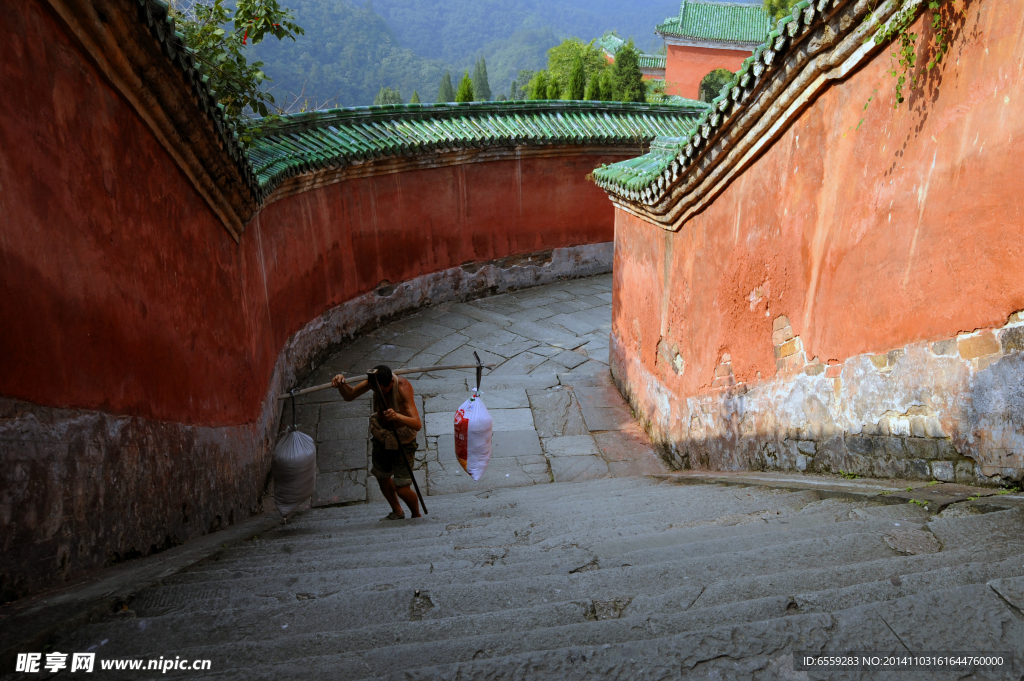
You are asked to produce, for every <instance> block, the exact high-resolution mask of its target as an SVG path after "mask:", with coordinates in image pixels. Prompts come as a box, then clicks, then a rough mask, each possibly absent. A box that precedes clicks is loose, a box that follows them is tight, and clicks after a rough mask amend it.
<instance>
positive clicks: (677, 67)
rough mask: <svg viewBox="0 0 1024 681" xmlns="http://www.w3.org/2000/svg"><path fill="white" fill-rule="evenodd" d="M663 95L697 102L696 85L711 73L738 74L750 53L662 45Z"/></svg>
mask: <svg viewBox="0 0 1024 681" xmlns="http://www.w3.org/2000/svg"><path fill="white" fill-rule="evenodd" d="M666 47H667V48H668V55H667V58H666V61H665V94H667V95H679V96H680V97H688V98H689V99H700V82H701V81H702V80H704V76H706V75H708V74H709V73H711V72H712V71H714V70H715V69H729V70H730V71H737V70H739V68H740V66H741V65H742V64H743V60H744V59H746V58H747V57H749V56H750V54H751V50H725V49H721V48H716V47H690V46H687V45H666Z"/></svg>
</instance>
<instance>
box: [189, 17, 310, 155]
mask: <svg viewBox="0 0 1024 681" xmlns="http://www.w3.org/2000/svg"><path fill="white" fill-rule="evenodd" d="M171 12H172V15H173V16H174V19H175V24H176V25H177V27H178V29H179V30H180V31H181V32H182V33H183V34H184V36H185V45H186V46H188V47H190V48H192V49H193V50H194V51H195V54H196V57H197V59H198V60H199V62H200V63H201V64H202V65H203V73H205V74H206V76H207V78H209V84H210V89H211V90H212V91H213V93H214V95H215V96H216V97H217V101H218V102H220V103H221V104H222V105H223V106H224V113H225V115H226V116H227V117H228V119H229V120H231V121H232V122H235V123H241V124H243V127H245V124H246V123H247V122H248V118H249V117H250V116H252V115H259V116H267V115H269V114H270V113H271V111H272V109H271V107H273V105H274V104H275V101H276V100H275V99H274V96H273V94H271V93H270V92H268V91H267V90H266V89H264V87H263V83H264V82H265V81H269V80H270V78H269V77H268V76H267V75H266V74H265V73H264V72H263V62H261V61H252V62H250V61H249V60H248V56H247V54H246V47H247V46H248V45H250V44H251V45H256V44H258V43H261V42H263V40H264V38H266V37H268V36H272V37H274V38H277V39H278V40H279V41H280V40H284V39H285V38H291V39H292V40H293V41H294V40H295V36H296V35H302V34H303V33H305V31H304V30H303V29H302V27H301V26H299V25H298V24H297V23H295V21H293V20H294V18H295V17H294V15H293V13H292V11H291V10H290V9H287V8H282V7H281V6H280V4H279V3H278V1H277V0H238V3H237V5H236V6H235V8H234V10H231V9H230V8H228V7H227V6H226V5H225V4H224V0H213V1H212V2H210V3H209V4H206V3H201V2H195V3H192V4H191V5H185V4H179V5H177V6H172V7H171ZM229 24H230V26H231V27H230V29H228V28H225V27H226V26H228V25H229ZM268 104H269V105H270V107H268ZM249 140H250V136H249V135H248V134H247V133H243V134H242V141H243V142H246V143H247V142H248V141H249Z"/></svg>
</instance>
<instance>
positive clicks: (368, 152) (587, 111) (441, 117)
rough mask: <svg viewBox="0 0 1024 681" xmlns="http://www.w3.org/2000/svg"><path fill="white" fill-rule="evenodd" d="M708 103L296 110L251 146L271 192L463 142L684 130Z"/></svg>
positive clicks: (609, 140) (606, 140) (597, 140)
mask: <svg viewBox="0 0 1024 681" xmlns="http://www.w3.org/2000/svg"><path fill="white" fill-rule="evenodd" d="M706 107H707V105H705V104H702V103H700V102H693V101H690V100H683V101H682V102H680V103H678V104H634V103H619V102H577V101H571V102H570V101H516V102H467V103H460V104H456V103H447V104H400V105H389V106H370V107H358V108H352V109H334V110H331V111H324V112H313V113H305V114H295V115H292V116H288V117H286V118H285V119H284V120H283V121H281V122H279V123H273V124H267V125H266V126H265V128H264V131H263V132H262V133H261V135H260V136H259V137H258V138H257V139H256V140H254V142H253V144H252V145H251V146H250V147H249V157H250V159H251V161H252V164H253V166H254V170H255V173H256V175H257V177H258V178H259V182H260V187H261V189H262V191H263V192H264V195H266V194H268V193H269V192H271V191H273V189H274V188H276V187H277V186H278V185H279V184H280V183H281V182H282V181H284V180H285V179H287V178H289V177H293V176H295V175H299V174H302V173H306V172H312V171H316V170H321V169H325V168H337V167H342V166H346V165H350V164H353V163H359V162H364V161H369V160H373V159H379V158H388V157H399V156H407V155H409V154H414V153H429V152H433V151H446V150H450V149H460V148H463V149H464V148H483V147H508V146H518V145H547V144H586V145H595V144H610V145H611V144H622V143H636V142H637V141H640V140H643V141H646V140H650V139H653V138H655V137H658V136H665V135H668V136H671V135H682V134H683V133H684V132H685V131H686V130H689V129H690V128H692V127H693V124H694V121H696V119H697V117H698V115H699V114H700V113H701V112H702V111H704V110H705V108H706Z"/></svg>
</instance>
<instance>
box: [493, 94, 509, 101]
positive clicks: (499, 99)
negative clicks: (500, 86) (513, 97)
mask: <svg viewBox="0 0 1024 681" xmlns="http://www.w3.org/2000/svg"><path fill="white" fill-rule="evenodd" d="M506 99H507V98H506V97H505V93H504V92H499V93H498V96H497V97H495V98H494V101H496V102H504V101H506Z"/></svg>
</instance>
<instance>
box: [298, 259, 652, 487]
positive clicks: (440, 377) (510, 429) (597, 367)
mask: <svg viewBox="0 0 1024 681" xmlns="http://www.w3.org/2000/svg"><path fill="white" fill-rule="evenodd" d="M611 299H612V294H611V275H601V276H598V277H590V278H587V279H577V280H572V281H566V282H560V283H557V284H550V285H547V286H538V287H535V288H531V289H526V290H523V291H518V292H515V293H509V294H504V295H500V296H493V297H490V298H484V299H481V300H476V301H473V302H470V303H453V304H448V305H441V306H438V307H432V308H429V309H427V310H424V311H422V312H419V313H416V314H414V315H411V316H409V317H406V318H403V319H400V320H398V321H395V322H392V323H391V324H388V325H386V326H384V327H382V328H380V329H378V330H377V331H375V332H373V333H371V334H368V335H366V336H363V337H361V338H359V339H357V340H356V341H354V342H353V343H351V344H350V345H348V346H347V347H346V348H344V349H343V350H341V351H340V352H338V353H337V354H335V355H333V356H332V357H331V358H330V359H328V360H327V361H326V362H324V364H323V365H321V366H320V367H319V368H318V369H317V370H316V371H314V372H313V373H312V374H311V375H310V376H309V377H308V378H307V380H306V381H305V382H304V383H303V386H302V387H306V386H310V385H316V384H319V383H326V382H328V381H330V379H331V377H332V376H334V375H335V374H337V373H344V374H346V375H354V374H360V373H363V372H365V371H366V370H367V369H370V368H372V367H373V366H376V365H378V364H387V365H389V366H391V367H392V368H394V369H398V368H402V367H407V366H427V365H432V364H440V365H446V364H465V363H471V362H473V361H474V360H473V352H474V351H476V352H478V353H479V354H480V358H481V360H483V361H484V362H485V363H494V364H497V365H498V366H497V367H496V368H495V369H494V370H493V371H491V372H490V373H489V374H487V375H486V376H485V377H484V379H483V385H482V391H483V392H482V395H483V400H484V404H486V405H487V409H488V411H490V413H491V416H492V418H493V419H494V436H493V441H492V442H493V447H494V449H493V455H492V458H491V462H490V464H489V465H488V467H487V471H486V473H485V474H484V477H483V478H482V479H481V480H480V481H478V482H474V481H473V479H472V478H470V477H469V476H468V475H467V474H466V473H465V472H464V471H463V470H462V467H461V466H460V465H459V464H458V461H457V460H456V459H455V448H454V436H453V419H454V414H455V411H456V410H457V409H458V407H459V405H461V404H462V402H463V401H465V400H466V398H467V397H468V396H469V390H470V388H471V384H472V383H473V381H474V372H473V371H472V370H463V371H441V372H434V373H429V374H421V375H419V377H418V378H417V377H415V376H414V377H413V378H412V381H411V382H412V385H413V388H414V390H415V391H416V395H417V400H416V404H417V407H418V408H419V410H420V414H421V415H422V416H423V421H424V426H425V427H424V429H423V430H422V431H420V434H419V446H420V450H419V452H418V455H417V456H418V465H417V469H418V470H417V480H418V482H419V484H420V487H421V489H422V490H424V491H425V492H426V493H427V494H429V495H432V496H434V495H439V494H450V493H455V492H467V491H474V490H484V489H492V488H496V487H518V486H524V485H535V484H544V483H551V482H573V481H582V480H588V479H592V478H604V477H628V476H633V475H643V474H650V473H661V472H665V471H666V468H665V466H664V464H663V463H662V462H661V460H660V459H659V458H658V456H657V454H656V453H655V452H654V450H653V448H652V447H651V445H650V442H649V441H648V440H647V438H646V436H645V435H644V433H643V432H642V431H641V430H640V429H639V428H638V427H637V425H636V423H635V421H634V420H633V418H632V415H631V413H630V410H629V407H628V406H627V405H626V403H625V402H624V401H623V399H622V396H621V395H619V393H618V391H617V390H616V389H615V387H614V386H613V385H612V382H611V376H610V374H609V371H608V333H609V331H610V330H611ZM369 405H370V400H369V397H368V396H367V397H366V398H362V399H359V400H356V401H353V402H351V403H346V402H344V401H343V400H342V399H341V398H340V396H338V394H337V393H336V392H335V391H333V390H325V391H321V392H319V393H311V394H310V395H306V396H304V397H303V398H301V400H300V401H299V402H298V407H297V410H296V420H297V423H298V425H299V428H300V430H302V431H303V432H306V433H308V434H309V435H310V436H312V437H313V438H315V439H316V441H317V456H318V460H317V462H318V467H319V470H320V473H319V476H318V478H317V493H316V496H315V497H314V499H313V504H314V505H315V506H324V505H330V504H338V503H345V502H357V501H376V500H381V501H382V500H383V499H382V497H381V495H380V490H379V489H378V488H377V485H376V484H374V482H373V480H372V479H371V480H370V484H369V485H367V479H368V461H369V446H368V445H369V441H368V415H369V411H370V406H369ZM281 422H282V427H284V426H285V425H289V424H290V423H291V408H290V407H289V406H287V405H286V406H285V407H284V409H283V411H282V419H281Z"/></svg>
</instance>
